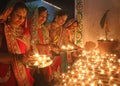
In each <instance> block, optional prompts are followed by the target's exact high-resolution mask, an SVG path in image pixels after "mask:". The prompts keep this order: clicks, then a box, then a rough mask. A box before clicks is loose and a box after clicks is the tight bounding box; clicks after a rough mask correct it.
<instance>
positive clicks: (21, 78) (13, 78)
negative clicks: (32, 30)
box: [0, 25, 33, 86]
mask: <svg viewBox="0 0 120 86" xmlns="http://www.w3.org/2000/svg"><path fill="white" fill-rule="evenodd" d="M20 32H22V33H23V34H22V35H23V37H21V38H17V37H15V35H14V34H13V30H12V28H11V27H10V26H9V25H4V29H2V30H0V35H1V36H2V39H3V40H2V46H4V47H5V49H4V50H3V49H2V47H0V52H1V53H2V52H3V53H8V52H9V53H12V54H13V58H14V60H13V62H12V63H11V64H10V65H9V64H0V86H9V85H10V86H32V84H33V78H32V77H31V75H30V71H29V69H27V68H25V66H24V65H23V64H22V63H21V61H20V60H19V59H18V57H17V56H19V55H22V54H24V53H25V52H26V50H27V49H26V48H27V45H26V44H27V43H26V40H27V39H26V38H28V36H29V33H28V31H27V30H26V31H24V29H23V28H21V31H20ZM20 34H21V33H20ZM5 39H6V40H5ZM23 39H25V41H23Z"/></svg>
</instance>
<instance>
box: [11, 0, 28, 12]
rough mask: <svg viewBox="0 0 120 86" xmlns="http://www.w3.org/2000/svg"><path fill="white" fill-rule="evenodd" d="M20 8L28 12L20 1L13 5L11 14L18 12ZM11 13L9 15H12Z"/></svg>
mask: <svg viewBox="0 0 120 86" xmlns="http://www.w3.org/2000/svg"><path fill="white" fill-rule="evenodd" d="M21 8H25V9H26V11H28V8H27V6H26V4H25V3H24V2H22V1H20V2H17V3H16V4H15V5H14V7H13V10H12V13H13V12H14V11H16V10H18V9H21ZM12 13H11V14H12Z"/></svg>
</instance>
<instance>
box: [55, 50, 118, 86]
mask: <svg viewBox="0 0 120 86" xmlns="http://www.w3.org/2000/svg"><path fill="white" fill-rule="evenodd" d="M83 53H84V54H83V55H81V57H80V59H79V60H78V61H77V62H76V63H75V64H74V65H73V66H72V67H71V70H69V71H68V72H67V73H63V74H62V76H60V78H61V79H59V80H60V81H59V83H58V84H59V86H120V60H119V59H118V58H117V56H116V54H100V53H99V52H98V51H91V52H89V53H88V52H85V51H84V52H83ZM58 84H57V85H58ZM57 85H56V86H57Z"/></svg>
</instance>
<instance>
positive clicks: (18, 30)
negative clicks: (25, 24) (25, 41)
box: [8, 25, 24, 38]
mask: <svg viewBox="0 0 120 86" xmlns="http://www.w3.org/2000/svg"><path fill="white" fill-rule="evenodd" d="M8 27H9V28H10V33H11V34H12V35H13V37H17V38H22V37H23V33H24V31H23V28H22V27H19V28H14V27H12V26H10V25H8Z"/></svg>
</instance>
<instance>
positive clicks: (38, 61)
mask: <svg viewBox="0 0 120 86" xmlns="http://www.w3.org/2000/svg"><path fill="white" fill-rule="evenodd" d="M51 64H52V59H51V58H50V56H47V55H40V54H38V53H36V54H34V55H33V56H31V60H29V62H28V66H29V67H37V68H44V67H47V66H49V65H51Z"/></svg>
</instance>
